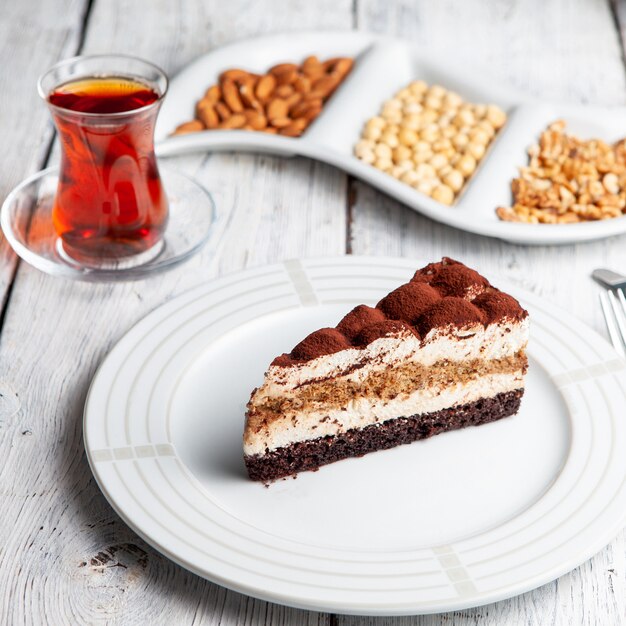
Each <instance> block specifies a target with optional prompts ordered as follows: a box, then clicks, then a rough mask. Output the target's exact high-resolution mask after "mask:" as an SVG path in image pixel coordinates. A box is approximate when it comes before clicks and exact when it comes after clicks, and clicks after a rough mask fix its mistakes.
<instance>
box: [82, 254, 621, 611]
mask: <svg viewBox="0 0 626 626" xmlns="http://www.w3.org/2000/svg"><path fill="white" fill-rule="evenodd" d="M421 265H423V264H420V263H418V262H416V261H408V260H405V259H388V258H368V257H341V258H334V259H311V260H301V261H300V260H293V261H286V262H284V263H281V264H277V265H272V266H268V267H263V268H258V269H252V270H247V271H245V272H241V273H238V274H234V275H231V276H227V277H225V278H221V279H219V280H215V281H212V282H210V283H208V284H207V285H203V286H201V287H199V288H196V289H195V290H193V291H190V292H188V293H186V294H184V295H182V296H180V297H178V298H176V299H174V300H172V301H170V302H168V303H166V304H164V305H163V306H161V307H160V308H159V309H157V310H156V311H154V312H152V313H151V314H150V315H148V316H147V317H146V318H145V319H144V320H142V321H141V322H140V323H139V324H137V325H136V326H135V327H134V328H133V329H131V330H130V332H129V333H128V334H127V335H126V336H125V337H124V338H123V339H122V340H121V341H120V342H119V343H118V344H117V345H116V346H115V348H114V349H113V350H112V351H111V353H110V354H109V355H108V357H107V358H106V359H105V361H104V362H103V363H102V365H101V367H100V368H99V370H98V372H97V374H96V376H95V378H94V380H93V383H92V385H91V388H90V391H89V395H88V398H87V402H86V406H85V416H84V434H85V446H86V449H87V455H88V458H89V462H90V464H91V468H92V470H93V472H94V475H95V477H96V479H97V481H98V484H99V485H100V488H101V489H102V491H103V492H104V494H105V496H106V497H107V498H108V500H109V501H110V503H111V504H112V506H113V507H114V508H115V510H116V511H117V512H118V513H119V514H120V516H121V517H122V518H123V519H124V520H125V521H126V523H128V524H129V525H130V526H131V527H132V528H133V529H134V530H136V531H137V533H139V534H140V535H141V536H142V537H143V538H144V539H145V540H146V541H148V542H149V543H150V544H152V545H153V546H154V547H155V548H156V549H157V550H159V551H160V552H162V553H163V554H165V555H166V556H168V557H169V558H171V559H172V560H174V561H176V562H177V563H179V564H180V565H182V566H183V567H185V568H187V569H189V570H191V571H193V572H195V573H197V574H199V575H200V576H203V577H205V578H208V579H210V580H212V581H214V582H216V583H219V584H221V585H224V586H226V587H229V588H232V589H235V590H237V591H240V592H243V593H246V594H249V595H253V596H256V597H259V598H263V599H266V600H270V601H274V602H279V603H284V604H288V605H292V606H298V607H302V608H307V609H315V610H324V611H334V612H340V613H353V614H371V615H403V614H418V613H431V612H440V611H450V610H454V609H460V608H466V607H470V606H476V605H479V604H486V603H489V602H494V601H497V600H500V599H503V598H506V597H510V596H512V595H516V594H518V593H522V592H524V591H527V590H529V589H532V588H534V587H537V586H539V585H541V584H543V583H546V582H549V581H551V580H553V579H554V578H556V577H558V576H559V575H561V574H563V573H565V572H567V571H569V570H570V569H572V568H573V567H575V566H577V565H579V564H580V563H582V562H583V561H584V560H586V559H587V558H589V557H590V556H592V555H593V554H594V553H595V552H597V551H598V550H599V549H601V548H602V547H603V546H604V545H605V544H606V543H608V542H609V541H610V540H611V538H612V537H613V536H614V535H615V534H617V532H619V530H620V529H621V528H622V527H623V525H624V522H625V511H626V421H625V420H624V406H626V402H625V401H626V364H625V362H624V361H622V360H620V359H619V357H618V356H617V355H616V353H615V352H614V351H613V349H612V348H611V347H610V346H609V345H608V344H607V343H606V342H605V341H604V340H603V339H602V338H601V337H600V336H598V335H597V334H596V333H595V332H594V331H592V330H590V329H589V328H588V327H586V326H584V325H583V324H581V323H580V322H578V321H577V320H576V319H574V318H573V317H572V316H570V315H569V314H568V313H566V312H564V311H561V310H559V309H556V308H554V307H552V306H549V305H548V304H547V303H545V302H543V301H542V300H541V299H539V298H537V297H535V296H533V295H531V294H528V293H525V292H522V291H520V290H519V289H517V288H515V287H514V286H510V285H506V284H502V282H501V281H494V282H496V284H497V285H498V286H499V287H501V288H503V289H505V290H507V291H508V292H509V293H512V294H513V295H515V296H516V297H517V298H518V299H519V300H520V301H521V303H522V304H523V305H524V306H525V307H526V308H528V310H529V311H530V315H531V321H532V331H531V343H530V347H529V353H530V356H531V367H532V368H535V373H536V374H537V375H538V376H539V377H540V378H541V379H542V380H544V381H545V385H546V388H550V389H552V393H554V394H555V395H558V396H559V397H560V398H561V399H562V400H560V402H562V404H563V407H564V409H563V411H564V415H565V418H564V419H565V421H566V423H567V428H566V429H565V431H564V433H565V434H564V438H565V441H562V442H561V443H562V445H563V446H564V450H565V453H564V455H563V460H562V462H561V463H560V464H559V467H558V470H556V471H555V472H554V475H553V476H552V477H551V478H550V481H549V484H548V485H547V486H546V488H544V489H542V491H541V493H537V494H536V497H533V499H532V501H531V502H530V503H529V504H528V506H525V507H523V508H522V509H521V510H518V511H514V512H512V513H511V514H510V515H504V516H500V517H498V519H499V520H500V521H497V522H494V524H491V525H486V526H484V527H483V528H480V529H479V530H478V531H477V532H469V533H467V534H465V535H463V534H462V533H461V534H460V535H458V533H457V536H451V537H450V538H449V540H444V541H437V542H436V543H432V544H424V543H423V542H422V543H420V542H419V541H418V540H417V539H416V538H415V533H414V532H413V533H408V532H407V537H406V540H404V538H400V539H398V540H397V541H395V543H394V544H393V545H392V546H390V547H385V545H384V542H383V543H382V544H381V543H380V542H379V541H378V539H379V537H373V538H372V542H371V547H368V546H367V545H357V546H355V545H345V546H344V545H332V544H331V543H330V542H329V541H328V540H326V539H323V540H322V539H320V538H319V537H316V536H315V535H314V534H313V533H314V531H312V533H310V534H309V535H307V537H305V538H303V536H301V535H299V536H296V535H294V536H290V535H289V534H288V533H285V532H282V531H280V532H279V530H277V531H272V529H270V528H268V527H267V524H265V523H261V522H260V521H259V517H258V511H259V507H258V506H257V507H250V508H249V509H246V508H245V503H244V504H241V503H240V504H241V506H239V508H237V510H235V508H234V507H233V506H231V505H230V504H228V503H225V500H224V498H223V497H221V495H220V494H219V493H218V492H217V490H216V489H213V488H212V487H211V485H215V484H218V483H219V481H220V480H221V479H220V477H219V476H213V477H209V479H207V477H206V476H202V475H200V474H199V473H198V472H197V471H196V469H195V468H194V467H193V466H192V465H190V464H189V463H188V462H187V460H186V456H185V454H182V453H181V450H180V448H179V447H178V444H177V439H176V430H177V428H180V420H183V419H184V417H183V416H181V415H180V411H177V409H176V406H177V405H176V403H177V401H178V400H177V397H178V396H180V394H181V393H182V391H181V390H183V389H185V388H186V387H185V381H186V380H187V378H188V376H190V375H191V374H192V373H193V372H194V368H195V367H197V364H198V362H199V361H200V360H201V359H203V358H205V357H206V355H207V354H209V353H210V351H211V350H213V349H214V347H215V346H218V345H219V342H220V341H221V340H222V339H223V338H224V337H236V336H237V333H240V332H243V331H242V329H245V328H246V326H247V325H249V324H251V323H256V322H257V321H258V320H264V319H272V317H271V316H277V315H279V316H283V317H281V319H283V318H284V319H287V320H288V319H289V316H298V315H300V314H301V313H302V312H303V311H305V312H312V313H315V311H316V310H317V308H319V309H320V310H322V309H324V307H328V306H335V307H339V308H341V309H343V310H345V311H347V310H349V308H351V307H352V306H354V305H356V304H358V303H361V302H365V303H375V302H376V301H377V300H378V299H379V298H380V297H381V296H382V295H384V294H385V293H387V292H388V291H390V290H391V289H393V288H395V287H396V286H398V285H399V284H401V283H402V282H404V281H406V280H407V279H408V278H409V277H410V276H411V275H412V273H413V272H414V270H415V268H416V267H420V266H421ZM294 319H295V317H294ZM269 340H270V342H271V338H270V339H269ZM254 358H255V357H254V354H252V355H244V354H242V355H241V359H246V360H252V361H254ZM263 358H264V357H263ZM266 365H267V361H266V360H263V362H259V363H258V364H254V366H255V367H256V368H257V369H258V371H259V373H260V374H259V375H262V372H263V370H264V368H265V367H266ZM250 390H251V389H248V393H249V391H250ZM225 393H226V392H225ZM537 393H543V392H540V391H538V392H537ZM246 400H247V397H242V398H241V399H240V404H241V407H242V410H243V406H244V405H245V402H246ZM529 401H530V400H529ZM207 406H208V407H209V408H208V409H207V415H206V419H207V420H219V419H221V417H220V415H217V414H216V415H212V414H211V411H210V406H211V405H210V403H209V404H208V405H207ZM518 417H519V418H522V415H521V414H520V416H518ZM242 427H243V414H242V415H241V425H237V433H238V434H239V435H240V433H241V429H242ZM483 428H485V429H486V428H489V426H484V427H480V429H476V432H477V433H478V434H479V433H480V431H481V429H483ZM470 430H473V429H470ZM223 432H224V433H225V435H224V436H225V437H227V436H230V435H227V433H231V432H232V430H228V429H227V428H226V426H225V427H224V431H223ZM464 432H465V431H459V434H458V436H460V437H465V436H466V435H464V434H462V433H464ZM484 432H485V433H487V432H488V431H487V430H485V431H484ZM489 432H491V431H489ZM493 432H496V431H493ZM447 436H448V435H442V436H440V437H437V438H434V439H433V440H429V442H424V444H426V445H433V444H431V441H432V442H434V441H435V440H436V439H439V438H445V437H447ZM476 436H478V435H476ZM537 436H538V437H541V436H542V434H541V432H538V433H537ZM459 441H461V440H459ZM231 443H232V442H231ZM237 445H239V443H237ZM414 445H418V446H419V445H420V444H414ZM403 448H404V449H406V450H408V451H409V452H406V451H404V452H403V454H409V453H410V451H411V449H413V448H414V446H403ZM397 450H399V449H397ZM397 450H396V451H393V450H392V451H388V452H385V453H379V454H387V455H398V454H400V453H399V452H397ZM415 450H417V448H415ZM370 456H371V457H376V456H377V455H370ZM380 458H383V457H380ZM386 458H389V459H395V458H397V456H394V457H391V456H389V457H386ZM366 461H367V458H366V459H355V460H350V461H345V462H342V463H339V464H335V466H329V467H328V468H324V469H323V470H321V471H320V472H318V473H316V474H308V475H307V476H305V477H304V478H303V479H301V478H298V480H296V481H289V483H290V484H284V485H281V484H277V486H276V487H275V486H272V487H270V489H265V488H264V487H263V486H261V485H258V484H253V483H249V481H246V479H245V477H243V476H240V477H238V478H236V479H234V478H232V477H231V479H230V480H232V481H233V483H232V484H233V489H232V492H233V493H241V494H243V495H242V498H243V497H244V496H245V493H246V489H249V490H251V489H255V490H256V491H255V492H254V497H255V498H257V500H255V502H259V501H261V502H262V499H263V497H264V496H263V494H264V493H266V494H267V496H266V497H267V499H268V500H269V499H270V498H272V497H275V496H274V495H272V493H273V490H274V493H278V492H279V491H280V490H283V491H284V492H285V493H292V492H290V491H289V490H296V491H293V493H296V494H298V496H299V497H303V498H304V497H306V493H307V489H308V486H309V485H314V484H315V482H316V481H327V480H328V477H332V476H338V475H340V474H333V472H337V471H342V469H341V468H340V466H344V464H350V463H354V464H359V463H361V464H363V465H362V466H361V467H363V468H366V467H368V466H367V465H366V464H365V463H366ZM528 463H529V467H531V466H532V459H529V460H528ZM241 465H243V464H242V463H241ZM345 467H349V466H348V465H345ZM354 467H356V468H357V469H358V468H359V467H360V466H359V465H355V466H354ZM335 468H340V469H339V470H336V469H335ZM303 476H304V475H303ZM355 476H357V477H358V476H359V474H358V473H357V474H355ZM366 476H367V472H366V471H364V474H363V479H365V478H366ZM291 483H293V485H292V484H291ZM328 484H329V485H330V486H329V490H331V489H332V484H333V483H332V480H331V482H329V483H328ZM508 488H511V489H515V485H509V486H508ZM476 489H477V493H476V498H480V497H481V492H480V485H477V486H476ZM276 490H278V491H276ZM298 490H299V491H298ZM250 493H252V492H250ZM233 497H238V496H233ZM290 497H291V496H290ZM259 498H260V500H258V499H259ZM285 506H292V507H297V506H298V502H297V501H295V502H287V504H286V505H285ZM372 506H374V507H375V503H372ZM489 506H491V507H494V506H496V507H497V502H496V503H495V504H494V503H493V498H491V500H490V504H489ZM328 514H329V513H328V511H320V513H319V515H320V516H323V515H328ZM459 515H462V513H461V512H459ZM384 519H385V518H384V517H383V518H381V520H382V521H381V523H380V525H379V526H377V528H378V531H377V532H380V533H383V534H384V533H385V532H386V531H387V529H386V528H385V522H384ZM327 521H328V520H323V519H321V518H320V520H317V521H316V520H313V522H314V523H313V524H312V528H313V529H315V527H316V526H315V524H316V523H318V522H319V524H320V525H322V524H323V523H326V522H327ZM337 523H338V524H350V523H351V524H354V523H356V522H355V520H349V519H342V520H337ZM381 546H382V547H381Z"/></svg>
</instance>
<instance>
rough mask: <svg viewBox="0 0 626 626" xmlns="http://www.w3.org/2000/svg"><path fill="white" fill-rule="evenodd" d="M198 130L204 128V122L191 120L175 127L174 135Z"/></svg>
mask: <svg viewBox="0 0 626 626" xmlns="http://www.w3.org/2000/svg"><path fill="white" fill-rule="evenodd" d="M200 130H204V124H203V123H202V122H201V121H200V120H192V121H191V122H185V123H184V124H181V125H180V126H177V127H176V130H175V131H174V135H184V134H186V133H197V132H198V131H200Z"/></svg>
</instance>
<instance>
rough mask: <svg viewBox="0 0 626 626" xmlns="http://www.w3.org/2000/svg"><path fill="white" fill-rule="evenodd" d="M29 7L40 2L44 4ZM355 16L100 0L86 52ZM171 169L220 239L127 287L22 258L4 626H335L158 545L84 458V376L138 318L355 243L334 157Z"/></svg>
mask: <svg viewBox="0 0 626 626" xmlns="http://www.w3.org/2000/svg"><path fill="white" fill-rule="evenodd" d="M26 4H31V10H33V7H34V5H35V3H34V1H33V2H32V3H31V2H26ZM352 19H353V16H352V5H351V2H350V1H349V0H342V1H341V2H334V1H331V0H325V1H324V2H318V3H304V2H295V3H289V4H287V3H285V4H283V5H281V7H280V10H278V9H277V8H276V5H275V3H273V2H271V1H270V0H266V1H263V2H255V3H249V2H243V1H232V2H229V3H221V2H217V1H213V2H201V1H200V0H198V1H196V2H193V1H191V0H188V1H185V2H181V3H176V4H174V3H171V2H168V1H166V0H158V1H150V2H148V1H146V2H136V1H134V0H117V1H115V2H109V1H104V0H97V1H96V3H95V5H94V7H93V9H92V14H91V19H90V22H89V28H88V31H87V35H86V39H85V48H84V49H85V51H86V52H96V51H97V52H103V51H115V52H122V53H128V54H135V55H139V56H143V57H146V58H149V59H151V60H153V61H155V62H156V63H159V64H160V65H162V66H163V67H164V68H165V69H167V70H168V71H175V70H176V69H178V68H179V67H181V66H182V65H184V64H185V63H187V62H188V61H190V60H191V59H192V58H193V57H195V56H196V55H198V54H200V53H202V52H204V51H206V50H208V49H210V48H211V47H212V46H214V45H218V44H221V43H224V42H226V41H230V40H233V39H237V38H241V37H245V36H248V35H252V34H256V33H259V34H261V33H263V32H267V31H273V30H288V29H297V28H302V27H303V26H306V27H307V28H316V27H328V26H330V25H334V26H336V27H345V28H348V27H350V26H351V24H352ZM32 40H33V37H31V41H32ZM31 82H32V81H31ZM171 165H172V166H175V167H176V168H178V169H181V170H184V171H187V172H189V173H191V174H194V175H195V176H197V178H198V179H199V180H201V181H202V182H203V183H204V184H205V185H206V186H207V187H208V188H209V189H210V190H211V191H212V192H213V193H214V195H215V198H216V201H217V203H218V205H219V206H220V208H221V210H222V211H224V212H225V214H226V220H225V224H224V227H223V229H222V232H221V233H220V235H219V237H218V238H217V241H216V246H215V247H214V248H212V249H205V250H204V251H203V253H202V254H201V255H199V256H198V257H197V258H195V259H193V260H192V261H190V262H189V263H187V264H186V265H184V266H182V267H181V268H179V269H177V270H174V271H172V272H171V273H169V274H164V275H161V276H157V277H154V278H152V279H149V280H145V281H140V282H136V283H126V284H117V285H110V284H109V285H92V284H81V283H73V282H68V281H64V280H59V279H53V278H51V277H48V276H45V275H43V274H41V273H39V272H37V271H36V270H34V269H32V268H30V267H29V266H27V265H25V264H23V265H22V266H21V267H20V270H19V273H18V276H17V280H16V283H15V287H14V289H13V293H12V297H11V302H10V306H9V308H8V311H7V315H6V319H5V325H4V329H3V333H2V343H1V345H0V381H6V386H7V391H8V393H7V398H12V399H15V395H17V397H18V399H19V401H20V402H21V409H20V411H19V412H17V413H15V414H13V413H12V410H9V409H10V408H11V406H12V405H11V404H10V403H9V402H8V400H7V402H6V406H7V407H8V408H7V411H6V415H7V417H6V418H5V419H4V420H3V421H1V422H0V427H1V428H2V435H3V436H2V438H0V458H2V460H3V462H2V464H0V484H1V485H2V490H1V493H2V496H1V497H2V509H3V515H2V522H1V523H0V524H1V528H2V530H1V531H0V532H1V536H0V540H1V541H0V545H2V549H1V551H0V622H2V623H23V622H26V623H33V624H38V623H44V622H45V623H51V624H64V623H81V624H82V623H93V622H95V621H99V620H102V621H104V622H107V623H109V622H118V623H150V624H158V623H163V624H165V623H167V624H179V623H180V624H190V623H193V624H196V623H215V624H217V623H220V624H224V625H227V624H263V623H265V624H276V623H285V624H311V625H312V624H326V623H328V620H329V617H328V616H326V615H320V614H316V613H309V612H304V611H297V610H294V609H289V608H285V607H281V606H277V605H272V604H267V603H265V602H259V601H256V600H253V599H250V598H246V597H245V596H242V595H240V594H236V593H233V592H230V591H226V590H225V589H223V588H220V587H217V586H216V585H212V584H210V583H207V582H206V581H204V580H202V579H200V578H199V577H197V576H194V575H192V574H190V573H188V572H186V571H185V570H183V569H182V568H180V567H178V566H176V565H174V563H172V562H171V561H169V560H168V559H166V558H164V557H162V556H160V555H159V554H158V553H157V552H156V551H154V550H152V549H151V548H150V547H148V546H147V545H146V544H145V543H144V542H143V541H141V540H140V539H139V538H138V537H137V536H136V535H135V534H134V533H133V532H132V531H131V530H130V529H129V528H128V527H127V526H126V525H125V524H124V523H123V522H121V520H120V519H119V518H118V517H117V516H116V515H115V514H114V513H113V511H112V510H111V508H110V506H109V505H108V504H107V502H106V501H105V499H104V497H103V496H102V494H101V493H100V491H99V489H98V487H97V486H96V484H95V482H94V480H93V478H92V475H91V472H90V470H89V468H88V466H87V462H86V459H85V456H84V452H83V442H82V428H81V419H82V407H83V403H84V400H85V394H86V391H87V387H88V385H89V382H90V380H91V378H92V376H93V374H94V371H95V369H96V367H97V365H98V364H99V363H100V362H101V360H102V358H103V357H104V356H105V355H106V353H107V351H108V350H109V349H110V348H111V346H112V345H113V344H114V342H115V341H117V340H118V339H119V338H120V337H121V336H122V335H123V334H124V333H125V332H126V331H127V330H128V329H129V328H130V327H131V326H132V325H133V324H134V323H135V322H136V321H137V320H139V319H140V318H141V317H143V316H144V315H145V314H146V313H147V312H148V311H150V310H151V309H153V308H154V307H156V306H158V305H159V304H160V303H162V302H163V301H164V300H166V299H168V298H171V297H173V296H174V295H175V294H177V293H180V292H182V291H185V290H186V289H187V288H189V287H191V286H194V285H197V284H199V283H201V282H203V281H206V280H208V279H210V278H211V277H212V276H215V275H216V274H219V273H224V272H228V271H233V270H236V269H240V268H243V267H246V266H251V265H258V264H264V263H268V262H273V261H276V260H278V259H282V258H286V257H295V256H302V255H324V254H341V253H343V252H344V250H345V236H346V235H345V207H346V202H345V198H346V177H345V175H343V174H342V173H340V172H338V171H337V170H335V169H333V168H331V167H328V166H324V165H321V164H318V163H313V162H309V161H306V160H304V159H290V160H282V159H276V158H271V157H268V156H251V155H234V154H219V155H218V154H215V155H211V156H207V157H189V158H180V159H175V160H172V161H171ZM0 391H2V390H0ZM11 393H13V394H15V395H13V396H11ZM0 409H1V405H0ZM9 414H10V415H9ZM0 419H2V413H1V412H0ZM2 611H4V615H3V614H2Z"/></svg>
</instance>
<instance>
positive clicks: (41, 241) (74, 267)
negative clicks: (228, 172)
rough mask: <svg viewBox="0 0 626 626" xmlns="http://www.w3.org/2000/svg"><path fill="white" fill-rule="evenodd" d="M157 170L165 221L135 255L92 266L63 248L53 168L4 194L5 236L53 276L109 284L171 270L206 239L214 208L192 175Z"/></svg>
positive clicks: (23, 255)
mask: <svg viewBox="0 0 626 626" xmlns="http://www.w3.org/2000/svg"><path fill="white" fill-rule="evenodd" d="M159 172H160V174H161V179H162V181H163V186H164V187H165V191H166V193H167V197H168V200H169V221H168V224H167V229H166V231H165V234H164V235H163V239H162V240H161V242H159V244H157V245H156V246H154V247H153V248H152V249H151V250H148V251H146V252H144V253H142V254H141V255H140V256H139V257H126V258H125V259H122V260H117V261H111V262H109V263H108V264H106V265H103V266H102V267H93V266H86V265H83V264H81V263H79V262H77V261H76V260H75V259H73V258H72V257H71V256H69V255H68V254H67V253H66V252H65V250H64V249H63V245H62V242H61V241H60V239H59V237H58V236H57V234H56V232H55V230H54V226H53V224H52V205H53V202H54V195H55V193H56V189H57V182H58V169H57V168H49V169H46V170H42V171H41V172H37V174H35V175H34V176H31V177H30V178H27V179H26V180H25V181H23V182H22V183H20V184H19V185H18V186H17V187H16V188H15V189H14V190H13V191H12V192H11V193H10V194H9V195H8V196H7V199H6V200H5V201H4V204H3V205H2V210H1V211H0V225H1V226H2V230H3V232H4V236H5V237H6V238H7V241H8V242H9V244H10V245H11V247H12V248H13V250H15V252H16V253H17V254H18V255H19V256H20V257H21V258H22V259H24V261H26V262H27V263H29V264H30V265H32V266H33V267H36V268H37V269H38V270H41V271H42V272H46V273H47V274H52V275H53V276H63V277H65V278H72V279H75V280H86V281H93V282H107V281H108V282H110V281H123V280H138V279H141V278H147V277H148V276H150V275H152V274H156V273H159V272H162V271H164V270H167V269H171V268H173V267H175V266H177V265H179V264H180V263H182V262H183V261H186V260H187V259H189V258H190V257H191V256H193V255H194V254H195V253H196V252H198V251H199V250H200V249H201V248H202V246H203V245H204V244H205V243H206V242H207V240H208V238H209V235H210V234H211V232H212V230H213V228H212V227H213V225H214V224H215V221H216V209H215V203H214V202H213V198H212V196H211V194H210V193H209V192H208V191H207V190H206V189H205V188H204V187H202V186H201V185H200V184H199V183H197V182H196V181H195V180H193V179H192V178H190V177H188V176H185V175H184V174H181V173H180V172H177V171H175V170H171V169H168V168H167V167H163V166H161V165H160V166H159Z"/></svg>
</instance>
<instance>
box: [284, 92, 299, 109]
mask: <svg viewBox="0 0 626 626" xmlns="http://www.w3.org/2000/svg"><path fill="white" fill-rule="evenodd" d="M300 100H302V94H301V93H298V92H297V91H296V93H293V94H291V95H290V96H289V97H288V98H286V99H285V102H286V103H287V108H288V109H289V112H291V109H292V108H293V107H294V106H295V105H296V104H298V102H300Z"/></svg>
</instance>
